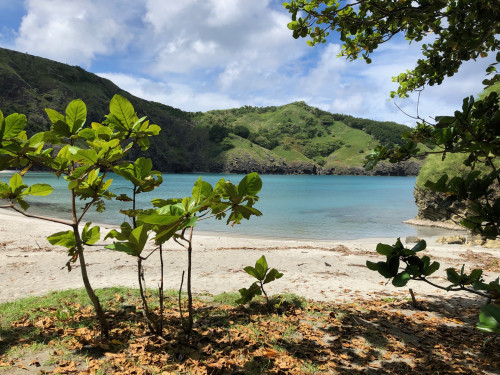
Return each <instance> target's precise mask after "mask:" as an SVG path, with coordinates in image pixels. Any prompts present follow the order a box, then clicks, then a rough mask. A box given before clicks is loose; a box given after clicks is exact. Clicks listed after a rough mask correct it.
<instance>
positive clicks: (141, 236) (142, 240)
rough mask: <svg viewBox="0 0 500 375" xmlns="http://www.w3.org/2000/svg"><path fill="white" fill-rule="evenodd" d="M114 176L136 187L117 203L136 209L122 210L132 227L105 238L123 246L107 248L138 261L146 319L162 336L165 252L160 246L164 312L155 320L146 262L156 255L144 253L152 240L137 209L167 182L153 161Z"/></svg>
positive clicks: (118, 169) (138, 163) (123, 169)
mask: <svg viewBox="0 0 500 375" xmlns="http://www.w3.org/2000/svg"><path fill="white" fill-rule="evenodd" d="M112 170H113V172H115V173H116V174H117V175H119V176H122V177H123V178H125V179H126V180H127V181H129V182H130V183H131V185H132V188H131V190H132V194H131V195H127V194H121V195H120V196H118V197H116V199H118V200H121V201H129V202H131V203H132V208H131V209H128V210H121V211H120V212H121V213H123V214H125V215H126V217H128V218H130V220H131V222H132V224H130V223H129V222H128V221H124V222H123V223H122V224H121V226H120V231H117V230H115V229H113V230H111V231H109V232H108V234H107V235H106V236H105V237H104V239H107V238H113V239H117V240H119V241H121V242H118V243H113V244H111V245H108V246H106V248H107V249H111V250H116V251H121V252H124V253H127V254H129V255H132V256H134V257H136V259H137V279H138V283H139V292H140V295H141V300H142V307H143V309H142V311H143V314H144V318H145V319H146V321H147V324H148V327H149V329H150V331H151V332H152V333H154V334H157V335H161V334H162V331H163V283H164V281H163V276H164V263H163V248H162V246H161V245H160V246H159V247H157V248H156V249H154V250H153V252H154V251H155V250H158V251H159V254H160V282H159V285H158V299H159V305H160V311H159V313H158V317H155V316H154V315H153V314H152V312H151V309H150V308H149V305H148V301H147V298H146V293H145V288H146V287H145V283H146V282H145V277H144V267H143V261H144V260H146V259H147V258H148V257H149V256H150V255H151V254H152V252H151V253H150V254H149V255H147V256H143V251H144V249H145V247H146V245H147V242H148V237H149V230H150V226H149V225H138V224H137V220H136V217H137V214H138V213H139V212H142V210H139V209H137V195H138V194H141V193H145V192H150V191H152V190H153V189H155V188H157V187H158V186H160V185H161V183H162V182H163V178H162V176H161V173H160V172H159V171H155V170H153V162H152V161H151V159H148V158H143V157H139V158H138V159H136V160H135V161H134V162H133V163H131V162H125V163H122V164H119V165H117V166H114V167H113V169H112Z"/></svg>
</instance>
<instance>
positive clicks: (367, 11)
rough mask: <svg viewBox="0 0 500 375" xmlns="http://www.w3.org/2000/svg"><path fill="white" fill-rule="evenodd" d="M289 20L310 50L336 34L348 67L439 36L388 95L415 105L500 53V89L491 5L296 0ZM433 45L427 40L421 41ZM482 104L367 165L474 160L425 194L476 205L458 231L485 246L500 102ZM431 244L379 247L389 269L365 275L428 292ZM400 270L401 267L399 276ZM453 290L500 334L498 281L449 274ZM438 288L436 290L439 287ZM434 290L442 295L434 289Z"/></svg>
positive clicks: (384, 150)
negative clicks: (481, 301)
mask: <svg viewBox="0 0 500 375" xmlns="http://www.w3.org/2000/svg"><path fill="white" fill-rule="evenodd" d="M284 6H285V8H287V9H288V10H289V12H290V13H291V15H292V22H290V23H289V24H288V27H289V28H290V29H291V30H292V31H293V36H294V37H295V38H299V37H310V40H309V41H308V43H309V44H310V45H312V46H314V45H315V44H318V43H325V42H326V41H327V39H328V37H329V33H330V31H335V32H338V36H339V37H340V40H341V41H342V42H343V47H342V51H341V53H340V55H341V56H345V57H346V58H347V59H349V60H355V59H358V58H363V59H365V61H366V62H367V63H370V62H371V59H370V55H371V53H372V52H373V51H374V50H375V49H376V48H377V47H378V46H379V45H380V44H382V43H386V42H388V41H390V40H391V39H392V38H393V37H394V36H396V35H398V34H402V35H404V37H405V38H406V40H408V42H409V43H411V42H413V41H415V42H419V41H422V40H423V39H424V37H426V36H427V35H428V34H430V33H432V35H433V41H432V42H430V43H425V44H423V45H422V58H421V59H419V60H418V61H417V64H416V66H415V68H414V69H412V70H409V71H407V72H405V73H401V74H399V75H398V76H396V77H394V78H393V80H394V81H396V82H398V83H399V87H398V89H397V91H395V92H391V96H392V97H394V96H396V95H398V96H400V97H406V96H408V93H409V92H412V91H418V90H421V89H423V88H424V87H425V86H426V85H431V86H432V85H435V84H440V83H442V81H443V80H444V78H445V77H446V76H452V75H453V74H455V73H456V72H457V71H458V69H459V67H460V66H461V64H462V63H463V62H464V61H468V60H471V59H472V60H475V59H477V58H480V57H486V56H487V55H488V53H489V52H494V53H496V63H493V64H491V65H490V66H489V67H488V69H487V75H490V76H491V77H490V78H489V79H485V80H484V81H483V84H484V85H485V86H486V88H488V87H491V86H493V85H495V84H496V83H497V82H499V80H500V77H499V74H496V73H495V72H496V68H495V65H496V64H497V63H498V62H500V52H498V50H499V46H500V40H499V39H498V34H499V33H500V22H499V20H500V3H498V2H497V1H489V0H460V1H455V0H432V1H430V0H416V1H415V0H399V1H397V2H396V1H388V0H358V1H356V0H353V1H343V0H294V1H291V2H290V3H285V4H284ZM424 42H426V40H424ZM489 91H490V92H489V93H488V94H487V95H485V96H484V97H482V98H481V99H480V100H475V99H474V98H473V96H471V97H470V98H466V99H464V101H463V105H462V109H461V110H460V111H456V112H455V113H454V114H453V116H442V117H436V119H435V120H436V122H435V123H434V124H431V123H429V122H427V121H424V120H423V119H421V118H419V119H418V120H419V123H418V124H417V127H416V128H415V130H413V131H411V132H409V133H407V134H405V135H404V138H405V141H404V142H403V144H402V145H400V146H397V147H386V146H379V147H377V149H376V150H374V151H373V152H372V153H371V154H370V155H369V156H368V157H367V163H366V167H367V168H368V169H370V168H373V167H374V166H375V165H376V163H377V162H378V161H380V160H389V161H391V162H398V161H401V160H406V159H409V158H410V157H413V156H425V155H426V154H428V153H439V154H442V157H443V159H444V158H445V157H446V154H448V153H461V154H465V155H466V156H467V159H466V162H465V164H466V165H467V166H469V167H470V173H468V174H467V175H466V176H459V177H455V178H453V179H451V180H450V181H448V176H447V175H446V174H445V175H443V176H440V178H439V179H438V180H437V181H434V182H433V181H427V183H426V186H427V187H428V188H431V189H433V190H435V191H438V192H443V193H445V194H446V195H447V196H448V198H447V199H446V200H445V201H444V202H443V203H444V204H445V205H448V206H449V205H451V203H453V202H454V201H467V202H469V210H468V212H467V213H466V214H465V215H464V216H463V219H462V221H461V224H462V225H464V226H465V227H466V228H469V229H470V230H472V231H473V232H476V233H480V234H482V235H484V236H486V237H490V238H498V237H499V236H500V198H499V194H498V189H499V186H500V170H499V163H498V157H499V156H500V114H499V111H498V109H499V98H498V95H497V94H496V93H495V92H494V91H492V90H489ZM418 143H425V144H428V145H430V146H432V147H433V149H432V151H431V152H427V153H425V152H420V150H419V148H418ZM479 164H484V165H485V166H486V167H487V168H488V169H489V172H488V173H486V174H481V173H480V172H478V171H476V170H475V167H476V165H479ZM425 247H426V244H425V241H423V242H420V243H419V244H417V246H415V247H414V248H413V249H405V248H404V247H403V246H402V244H401V242H400V241H399V240H398V242H397V243H396V244H395V245H394V246H390V245H384V244H379V246H377V252H378V253H380V254H382V255H385V256H386V261H385V262H378V263H372V262H367V266H368V267H369V268H370V269H372V270H376V271H378V272H379V273H380V274H382V275H383V276H384V277H386V278H390V279H392V280H393V284H394V285H395V286H404V285H406V283H407V282H408V281H409V280H411V279H413V280H421V281H425V282H428V283H431V284H432V282H430V281H429V280H428V279H427V276H429V275H431V274H432V273H434V272H435V271H436V270H437V269H438V268H439V263H437V262H431V260H430V258H428V257H425V256H424V257H419V256H418V254H417V253H418V252H419V251H421V250H423V249H425ZM400 264H401V265H404V266H405V268H404V270H403V271H400ZM447 278H448V280H449V281H450V283H451V285H450V286H448V287H443V288H444V289H446V290H465V291H468V292H471V293H475V294H479V295H482V296H485V297H488V301H489V302H488V304H487V305H485V306H484V307H483V309H482V312H481V315H480V323H479V325H478V327H479V328H481V329H483V330H485V331H490V332H497V333H498V332H500V307H499V306H500V285H499V279H498V278H497V279H496V280H494V281H492V282H490V283H488V284H486V283H484V282H483V279H482V271H481V270H473V271H472V272H471V273H470V274H466V273H465V272H464V268H462V270H461V271H460V273H459V272H457V271H456V270H454V269H448V270H447ZM433 285H435V284H433ZM436 286H437V287H440V286H438V285H436Z"/></svg>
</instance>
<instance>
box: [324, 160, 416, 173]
mask: <svg viewBox="0 0 500 375" xmlns="http://www.w3.org/2000/svg"><path fill="white" fill-rule="evenodd" d="M421 166H422V163H421V162H419V161H413V160H408V161H404V162H399V163H395V164H388V163H379V164H377V166H376V167H375V168H373V170H371V171H367V170H366V169H364V168H363V167H343V166H339V167H331V168H322V169H321V170H320V172H319V173H320V174H329V175H353V176H416V175H418V172H419V171H420V167H421Z"/></svg>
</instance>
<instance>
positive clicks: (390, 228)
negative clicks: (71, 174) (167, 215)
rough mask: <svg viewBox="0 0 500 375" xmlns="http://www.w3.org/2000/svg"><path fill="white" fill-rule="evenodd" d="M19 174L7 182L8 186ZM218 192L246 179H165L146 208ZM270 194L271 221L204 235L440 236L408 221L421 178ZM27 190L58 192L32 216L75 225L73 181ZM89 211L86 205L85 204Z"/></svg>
mask: <svg viewBox="0 0 500 375" xmlns="http://www.w3.org/2000/svg"><path fill="white" fill-rule="evenodd" d="M11 175H12V173H5V172H4V173H2V174H0V181H3V182H8V180H9V178H10V176H11ZM199 176H202V179H203V180H205V181H208V182H209V183H211V184H212V185H214V184H215V183H216V182H217V181H218V180H219V179H221V178H225V179H228V180H231V182H233V183H234V184H237V183H238V182H239V181H240V180H241V179H242V178H243V177H244V175H237V174H213V173H205V174H164V175H163V179H164V182H163V184H162V185H161V186H160V187H159V188H157V189H155V190H154V191H152V192H150V193H143V194H140V195H138V208H149V207H151V203H150V201H151V199H153V198H163V199H168V198H182V197H184V196H190V195H191V189H192V187H193V184H194V182H195V181H196V179H197V178H198V177H199ZM111 177H112V178H113V183H112V185H111V189H110V190H111V191H113V192H114V193H117V194H122V193H124V194H130V193H131V190H130V185H129V184H128V182H127V181H126V180H125V179H123V178H122V177H120V176H117V175H112V176H111ZM261 178H262V181H263V188H262V190H261V192H260V193H259V197H260V199H259V201H258V202H257V204H256V205H255V208H257V209H259V210H260V211H261V212H262V213H263V215H262V216H261V217H252V218H251V220H249V221H247V220H243V221H242V223H241V224H240V225H235V226H234V227H231V226H230V225H226V224H225V221H224V219H223V220H222V221H219V220H215V219H211V220H206V221H203V222H200V223H199V224H198V226H197V229H198V230H200V231H203V232H211V233H217V232H219V233H224V234H232V235H245V236H247V235H249V236H259V237H276V238H300V239H316V240H343V239H358V238H374V237H377V238H381V237H400V236H401V237H404V236H409V235H420V236H423V235H435V234H439V230H437V229H431V228H423V227H414V226H411V225H408V224H403V223H402V221H404V220H407V219H411V218H413V217H415V215H416V213H417V207H416V205H415V202H414V198H413V188H414V185H415V177H387V176H317V175H314V176H309V175H262V176H261ZM23 181H24V183H26V184H28V185H31V184H34V183H42V182H43V183H48V184H50V185H51V186H52V187H54V192H53V193H52V194H51V195H48V196H46V197H30V198H29V199H27V201H28V202H29V203H30V204H32V206H31V207H30V208H29V210H28V212H31V213H34V214H43V215H46V216H53V217H59V218H67V219H69V218H70V205H69V196H70V194H69V191H68V189H67V184H66V181H65V180H64V179H63V178H62V177H61V178H59V179H58V178H57V177H55V176H53V175H52V174H50V173H48V172H29V173H27V174H26V175H25V176H24V177H23ZM79 204H80V206H83V202H79ZM129 208H131V205H130V203H126V202H118V201H113V200H112V201H106V210H105V211H104V213H97V212H95V211H89V212H88V213H87V215H86V217H85V219H84V221H85V222H87V221H91V222H95V223H107V224H115V225H119V224H120V223H121V222H122V221H124V220H126V217H125V216H124V215H123V214H120V213H119V210H120V209H129Z"/></svg>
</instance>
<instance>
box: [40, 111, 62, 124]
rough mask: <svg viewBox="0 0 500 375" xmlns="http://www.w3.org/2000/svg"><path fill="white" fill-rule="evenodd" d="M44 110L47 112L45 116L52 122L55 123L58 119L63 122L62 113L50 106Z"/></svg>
mask: <svg viewBox="0 0 500 375" xmlns="http://www.w3.org/2000/svg"><path fill="white" fill-rule="evenodd" d="M45 112H46V113H47V116H49V119H50V121H51V122H52V123H53V124H55V123H56V122H58V121H62V122H65V118H64V115H63V114H62V113H59V112H57V111H55V110H53V109H50V108H45Z"/></svg>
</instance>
